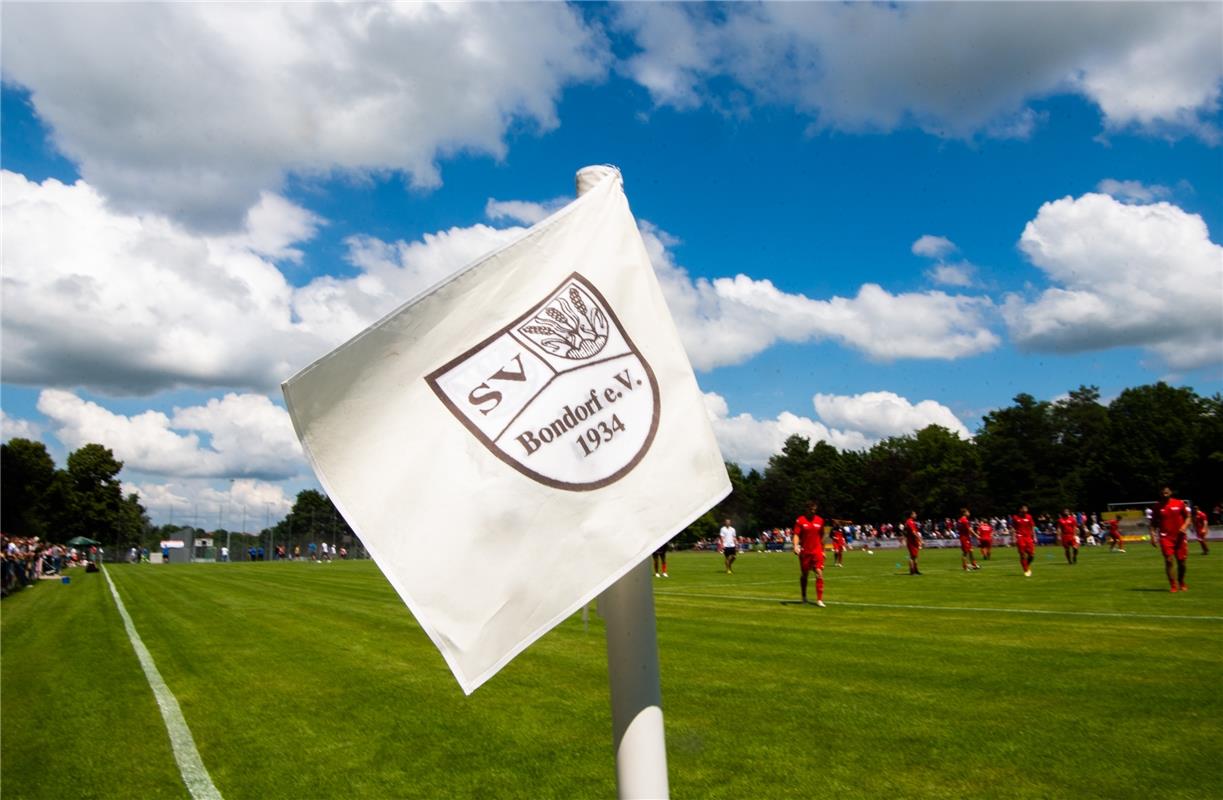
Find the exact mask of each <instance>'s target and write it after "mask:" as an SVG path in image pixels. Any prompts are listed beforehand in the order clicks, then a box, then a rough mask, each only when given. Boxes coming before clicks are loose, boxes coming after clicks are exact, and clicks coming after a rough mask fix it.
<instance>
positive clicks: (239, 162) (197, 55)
mask: <svg viewBox="0 0 1223 800" xmlns="http://www.w3.org/2000/svg"><path fill="white" fill-rule="evenodd" d="M2 51H3V71H4V77H5V81H6V83H9V82H11V83H15V84H19V85H21V86H24V87H26V88H28V89H29V90H30V92H31V100H32V102H33V104H34V107H35V109H36V110H37V112H38V115H39V116H40V117H41V118H42V119H43V120H44V121H45V122H46V123H47V124H48V125H49V126H50V128H51V130H52V138H53V141H54V143H55V144H56V146H57V147H58V148H59V149H60V150H61V151H62V152H63V153H64V154H66V155H67V156H68V157H69V158H71V159H73V160H74V161H75V162H76V163H77V164H78V165H79V167H80V173H81V175H82V177H83V178H84V179H85V180H86V181H88V182H89V183H90V184H92V185H93V186H95V187H97V188H98V190H99V191H100V192H101V193H102V194H103V195H105V196H106V197H107V199H108V200H110V201H111V202H113V203H114V205H115V207H116V208H119V209H121V210H124V211H128V212H133V211H134V212H145V211H155V212H162V213H167V214H171V215H173V216H175V217H176V218H178V219H180V220H187V221H189V222H190V223H191V224H192V226H193V227H196V228H206V229H211V230H229V229H232V228H234V227H236V226H237V225H238V224H239V223H240V221H241V219H242V216H243V213H244V212H245V211H246V209H248V208H249V207H250V206H252V205H254V204H255V203H256V202H257V201H258V198H259V195H260V192H261V191H263V190H265V189H270V190H275V189H277V188H278V187H279V186H280V184H281V182H282V181H283V180H284V178H285V176H286V175H288V174H296V175H299V176H304V177H307V178H309V177H311V176H315V175H322V176H326V175H329V174H331V173H332V172H334V171H343V172H351V173H357V174H371V173H376V172H381V171H386V170H399V171H402V172H403V173H405V175H406V176H408V178H409V179H410V181H411V183H412V185H413V186H416V187H423V188H428V187H432V186H436V185H438V184H439V183H440V182H441V176H440V171H439V168H438V164H437V162H438V160H439V159H441V158H444V157H446V156H448V155H451V154H454V153H456V152H459V151H465V152H470V153H478V154H486V155H489V156H492V157H494V158H501V157H503V156H504V155H505V152H506V144H505V141H504V137H505V134H506V131H507V129H508V128H509V127H510V126H511V125H513V126H514V127H515V129H523V130H527V131H531V130H537V131H547V130H550V129H552V128H555V127H556V126H557V125H558V124H559V121H558V119H557V115H556V104H557V102H558V100H559V97H560V94H561V92H562V91H563V89H564V88H565V87H567V86H570V85H573V84H575V83H580V82H585V81H591V80H599V79H601V78H602V77H603V76H604V75H605V73H606V69H607V66H606V65H607V59H608V55H607V46H606V41H605V40H604V38H603V37H602V35H601V34H600V33H599V32H598V31H597V30H596V29H595V28H592V27H590V26H587V25H586V24H585V23H584V22H583V20H582V17H581V13H580V11H579V10H578V9H575V8H573V7H571V6H568V5H564V4H558V3H534V4H518V3H515V4H500V5H499V4H490V3H476V4H459V3H438V4H425V3H354V4H345V3H339V4H325V3H267V4H257V3H256V4H251V3H239V4H224V3H165V4H159V3H152V4H130V5H121V6H108V5H93V4H67V5H65V4H56V3H51V4H17V5H13V6H11V7H6V9H5V15H4V29H3V48H2Z"/></svg>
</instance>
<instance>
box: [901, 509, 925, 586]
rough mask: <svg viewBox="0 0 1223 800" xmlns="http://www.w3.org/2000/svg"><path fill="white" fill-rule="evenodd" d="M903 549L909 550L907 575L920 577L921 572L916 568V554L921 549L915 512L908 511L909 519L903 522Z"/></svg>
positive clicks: (919, 531) (919, 529) (919, 530)
mask: <svg viewBox="0 0 1223 800" xmlns="http://www.w3.org/2000/svg"><path fill="white" fill-rule="evenodd" d="M903 532H904V535H905V547H906V548H908V550H909V574H910V575H920V574H921V570H919V569H918V568H917V554H918V553H919V552H921V549H922V538H921V528H919V527H918V525H917V512H916V511H910V512H909V518H908V519H906V520H905V526H904V531H903Z"/></svg>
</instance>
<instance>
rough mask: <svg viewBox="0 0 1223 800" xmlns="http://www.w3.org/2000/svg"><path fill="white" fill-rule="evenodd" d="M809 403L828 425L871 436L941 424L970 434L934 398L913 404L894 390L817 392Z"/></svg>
mask: <svg viewBox="0 0 1223 800" xmlns="http://www.w3.org/2000/svg"><path fill="white" fill-rule="evenodd" d="M812 402H813V403H814V404H815V412H816V414H818V415H819V418H820V419H821V420H823V421H824V422H826V423H828V424H829V425H834V426H837V427H840V428H846V429H851V430H855V431H859V432H861V433H862V434H864V435H866V436H869V437H871V438H873V439H876V440H878V439H886V438H887V437H889V436H900V435H902V434H906V433H912V432H914V431H919V430H921V429H922V428H925V427H926V426H927V425H941V426H943V427H944V428H946V429H947V430H949V431H952V432H953V433H957V434H959V436H960V437H961V438H963V439H967V438H969V436H970V435H971V434H970V433H969V432H968V428H966V427H965V426H964V423H963V422H960V420H959V418H958V417H957V416H956V415H955V414H954V413H953V412H952V410H951V409H950V408H947V406H945V405H943V404H942V403H937V402H935V401H933V400H922V401H921V402H919V403H917V404H916V405H914V404H913V403H910V402H909V401H908V400H906V399H905V398H903V397H901V396H900V395H898V394H895V393H894V392H864V393H862V394H855V395H836V394H817V395H816V396H815V397H814V398H813V400H812Z"/></svg>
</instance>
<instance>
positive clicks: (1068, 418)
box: [1050, 386, 1117, 510]
mask: <svg viewBox="0 0 1223 800" xmlns="http://www.w3.org/2000/svg"><path fill="white" fill-rule="evenodd" d="M1050 419H1051V422H1052V424H1053V429H1054V438H1055V441H1056V442H1057V445H1058V447H1059V449H1060V450H1061V451H1062V452H1061V455H1060V457H1059V458H1058V461H1059V463H1060V464H1061V465H1062V472H1061V475H1060V478H1061V492H1062V495H1063V496H1064V497H1065V498H1067V501H1068V502H1069V504H1070V505H1072V506H1074V507H1075V508H1079V509H1095V510H1102V509H1104V508H1105V506H1106V505H1107V503H1108V502H1110V500H1111V499H1112V498H1113V497H1115V496H1116V495H1117V486H1116V484H1115V481H1114V480H1113V477H1112V475H1111V473H1110V471H1109V468H1108V462H1109V460H1110V458H1112V448H1113V438H1112V424H1111V422H1110V421H1109V415H1108V408H1107V407H1105V406H1104V405H1103V404H1102V403H1101V402H1100V390H1099V388H1097V387H1095V386H1080V387H1079V388H1077V389H1075V390H1074V391H1072V392H1070V394H1069V395H1067V396H1066V397H1065V398H1062V399H1060V400H1058V401H1056V402H1055V403H1054V404H1053V407H1052V410H1051V417H1050Z"/></svg>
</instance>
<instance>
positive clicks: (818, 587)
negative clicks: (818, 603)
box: [815, 578, 824, 600]
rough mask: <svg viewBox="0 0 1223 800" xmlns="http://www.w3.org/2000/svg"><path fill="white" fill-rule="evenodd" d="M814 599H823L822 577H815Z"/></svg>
mask: <svg viewBox="0 0 1223 800" xmlns="http://www.w3.org/2000/svg"><path fill="white" fill-rule="evenodd" d="M815 599H816V600H823V599H824V579H823V578H816V579H815Z"/></svg>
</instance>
